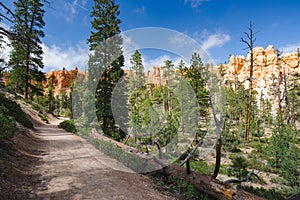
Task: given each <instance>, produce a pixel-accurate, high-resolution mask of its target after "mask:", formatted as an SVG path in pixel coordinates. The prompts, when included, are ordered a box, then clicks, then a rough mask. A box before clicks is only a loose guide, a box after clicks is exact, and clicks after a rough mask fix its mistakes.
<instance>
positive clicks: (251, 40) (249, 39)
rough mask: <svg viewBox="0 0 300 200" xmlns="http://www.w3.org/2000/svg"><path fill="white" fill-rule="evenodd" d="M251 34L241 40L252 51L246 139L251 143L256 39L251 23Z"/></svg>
mask: <svg viewBox="0 0 300 200" xmlns="http://www.w3.org/2000/svg"><path fill="white" fill-rule="evenodd" d="M248 30H249V33H247V32H245V35H246V36H247V40H244V39H243V38H241V41H242V42H243V43H245V44H246V45H247V48H249V49H250V77H249V96H248V105H247V123H246V135H245V139H246V141H247V142H248V141H249V135H250V121H251V104H252V90H253V67H254V57H253V45H254V42H255V40H256V39H255V38H253V36H254V33H253V24H252V22H250V26H249V28H248Z"/></svg>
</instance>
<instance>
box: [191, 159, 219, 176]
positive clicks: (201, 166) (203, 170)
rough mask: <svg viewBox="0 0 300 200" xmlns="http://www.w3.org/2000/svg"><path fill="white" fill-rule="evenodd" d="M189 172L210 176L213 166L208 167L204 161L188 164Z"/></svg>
mask: <svg viewBox="0 0 300 200" xmlns="http://www.w3.org/2000/svg"><path fill="white" fill-rule="evenodd" d="M190 167H191V170H193V171H195V172H198V173H200V174H204V175H208V176H209V175H211V174H212V172H213V169H214V166H213V165H208V164H207V162H206V161H205V160H198V161H194V162H190Z"/></svg>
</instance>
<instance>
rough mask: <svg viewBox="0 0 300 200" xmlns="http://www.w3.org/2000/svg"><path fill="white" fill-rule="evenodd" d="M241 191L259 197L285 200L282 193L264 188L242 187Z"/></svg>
mask: <svg viewBox="0 0 300 200" xmlns="http://www.w3.org/2000/svg"><path fill="white" fill-rule="evenodd" d="M241 189H243V190H246V191H248V192H251V193H252V194H255V195H257V196H260V197H263V198H266V199H272V200H284V199H285V198H284V197H283V196H282V194H281V193H280V192H278V191H277V190H275V189H271V190H266V189H264V188H254V187H252V186H250V187H249V186H242V187H241Z"/></svg>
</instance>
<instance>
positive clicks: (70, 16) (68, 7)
mask: <svg viewBox="0 0 300 200" xmlns="http://www.w3.org/2000/svg"><path fill="white" fill-rule="evenodd" d="M61 3H62V6H59V7H61V8H62V10H61V13H60V15H61V16H62V17H64V19H65V20H66V21H67V22H73V20H74V19H75V17H76V15H77V14H79V12H78V8H80V9H82V10H85V11H89V10H88V9H87V8H86V7H85V5H86V3H87V1H86V0H81V1H79V0H73V1H71V2H68V1H67V2H66V1H63V2H61Z"/></svg>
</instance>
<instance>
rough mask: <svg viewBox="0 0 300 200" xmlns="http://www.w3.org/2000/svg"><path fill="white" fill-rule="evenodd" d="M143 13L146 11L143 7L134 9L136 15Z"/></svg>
mask: <svg viewBox="0 0 300 200" xmlns="http://www.w3.org/2000/svg"><path fill="white" fill-rule="evenodd" d="M145 11H146V8H145V6H142V7H140V8H136V9H134V12H135V13H137V14H143V13H145Z"/></svg>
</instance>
